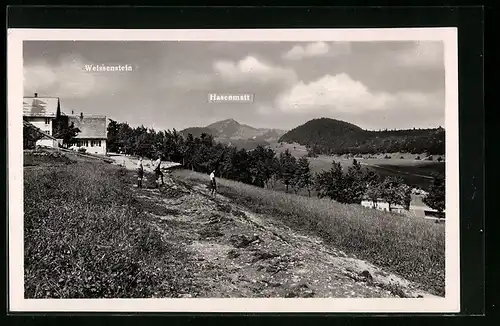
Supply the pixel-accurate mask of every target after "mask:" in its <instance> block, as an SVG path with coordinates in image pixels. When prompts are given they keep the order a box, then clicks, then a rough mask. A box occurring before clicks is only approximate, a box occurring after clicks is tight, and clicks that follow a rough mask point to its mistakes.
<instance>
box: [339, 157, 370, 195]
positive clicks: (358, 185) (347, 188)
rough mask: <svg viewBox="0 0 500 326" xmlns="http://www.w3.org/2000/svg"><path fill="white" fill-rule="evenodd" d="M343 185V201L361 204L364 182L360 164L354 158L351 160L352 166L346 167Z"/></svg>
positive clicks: (364, 187) (364, 188)
mask: <svg viewBox="0 0 500 326" xmlns="http://www.w3.org/2000/svg"><path fill="white" fill-rule="evenodd" d="M343 186H344V196H343V197H344V198H343V201H344V202H345V203H348V204H361V200H362V199H363V195H364V193H365V190H366V184H365V180H364V174H363V171H362V170H361V165H360V164H359V163H358V161H357V160H356V159H354V160H353V161H352V166H350V167H349V168H348V169H347V174H346V176H345V178H344V182H343Z"/></svg>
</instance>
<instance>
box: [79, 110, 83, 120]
mask: <svg viewBox="0 0 500 326" xmlns="http://www.w3.org/2000/svg"><path fill="white" fill-rule="evenodd" d="M80 120H83V112H80Z"/></svg>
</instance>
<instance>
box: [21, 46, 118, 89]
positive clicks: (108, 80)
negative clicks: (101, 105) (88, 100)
mask: <svg viewBox="0 0 500 326" xmlns="http://www.w3.org/2000/svg"><path fill="white" fill-rule="evenodd" d="M87 64H91V63H90V62H85V61H84V60H83V59H82V58H81V57H78V56H72V55H68V56H66V57H63V58H61V60H59V62H58V63H57V64H56V65H49V64H47V63H45V62H35V63H30V64H27V65H25V66H24V72H23V81H24V93H25V95H26V96H30V95H31V94H33V93H35V92H36V93H39V94H40V96H59V97H68V98H71V97H72V98H82V97H86V96H91V95H93V94H96V93H103V92H108V91H111V90H113V89H114V88H116V87H117V83H118V82H119V79H118V78H113V76H112V75H113V74H115V73H110V72H105V73H101V74H99V73H93V72H86V71H84V70H83V68H84V67H85V65H87ZM112 78H113V80H112Z"/></svg>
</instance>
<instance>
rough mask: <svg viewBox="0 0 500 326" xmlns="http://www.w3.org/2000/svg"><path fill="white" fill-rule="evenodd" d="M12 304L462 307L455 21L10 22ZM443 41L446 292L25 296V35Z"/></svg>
mask: <svg viewBox="0 0 500 326" xmlns="http://www.w3.org/2000/svg"><path fill="white" fill-rule="evenodd" d="M7 39H8V41H7V60H8V61H7V63H8V67H7V73H8V74H7V78H8V79H7V80H8V85H7V89H8V164H9V165H8V174H9V177H8V185H9V206H8V207H9V229H8V239H9V261H8V263H9V281H8V286H9V310H10V311H11V312H25V311H28V312H51V311H57V312H65V311H67V312H87V311H88V312H352V313H379V312H383V313H408V312H410V313H411V312H415V313H440V312H447V313H453V312H459V311H460V264H459V255H460V252H459V248H460V247H459V226H460V225H459V163H458V162H459V152H458V148H459V147H458V45H457V29H456V28H386V29H204V30H194V29H192V30H173V29H169V30H160V29H154V30H151V29H150V30H128V29H127V30H123V29H121V30H120V29H118V30H117V29H100V30H99V29H8V31H7ZM28 40H31V41H35V40H39V41H42V40H67V41H73V40H74V41H91V40H93V41H98V40H99V41H168V40H171V41H172V40H174V41H283V42H298V41H403V40H406V41H410V40H421V41H424V40H426V41H431V40H434V41H443V42H444V45H445V70H446V72H445V83H446V95H445V96H446V107H445V130H446V212H447V221H446V226H445V234H446V241H445V242H446V248H445V250H446V287H445V292H446V295H445V297H444V298H419V299H378V298H377V299H322V298H310V299H295V298H287V299H253V298H252V299H25V298H24V266H23V257H24V243H23V218H22V217H23V151H22V148H23V144H22V130H23V129H22V114H21V112H22V110H21V109H20V108H22V98H23V78H22V76H23V57H22V54H23V48H22V46H23V41H28Z"/></svg>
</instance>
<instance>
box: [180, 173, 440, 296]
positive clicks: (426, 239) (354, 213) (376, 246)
mask: <svg viewBox="0 0 500 326" xmlns="http://www.w3.org/2000/svg"><path fill="white" fill-rule="evenodd" d="M174 176H176V177H178V178H183V179H188V180H195V181H202V182H207V178H208V176H206V175H203V174H200V173H196V172H192V171H187V170H178V171H175V172H174ZM218 192H219V193H220V194H222V195H225V196H227V197H229V198H231V199H233V200H234V201H236V202H238V203H240V204H243V205H245V206H246V207H248V208H249V209H251V210H253V211H254V212H256V213H260V214H267V215H269V218H276V219H278V220H280V221H281V222H283V223H285V224H286V225H288V226H290V227H292V228H294V229H297V230H303V231H306V232H311V233H313V234H316V235H319V236H321V237H322V238H323V239H324V240H325V241H326V242H327V243H329V244H330V245H332V246H334V247H336V248H338V249H341V250H343V251H345V252H346V253H349V254H354V255H356V256H357V257H358V258H362V259H365V260H367V261H369V262H371V263H373V264H376V265H378V266H380V267H383V268H386V269H387V270H390V271H392V272H394V273H397V274H399V275H401V276H403V277H405V278H407V279H408V280H410V281H413V282H415V283H417V284H420V285H421V286H422V288H423V289H425V290H428V291H430V292H432V293H434V294H437V295H442V296H444V289H445V233H444V226H443V225H440V224H435V223H432V222H430V221H427V220H424V219H418V218H415V217H413V218H412V217H408V216H401V215H396V214H392V213H388V212H382V211H378V210H373V209H369V208H365V207H362V206H360V205H344V204H340V203H337V202H335V201H332V200H329V199H319V198H308V197H303V196H296V195H293V194H288V193H283V192H277V191H272V190H268V189H263V188H258V187H254V186H251V185H246V184H243V183H238V182H234V181H231V180H225V179H218Z"/></svg>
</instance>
